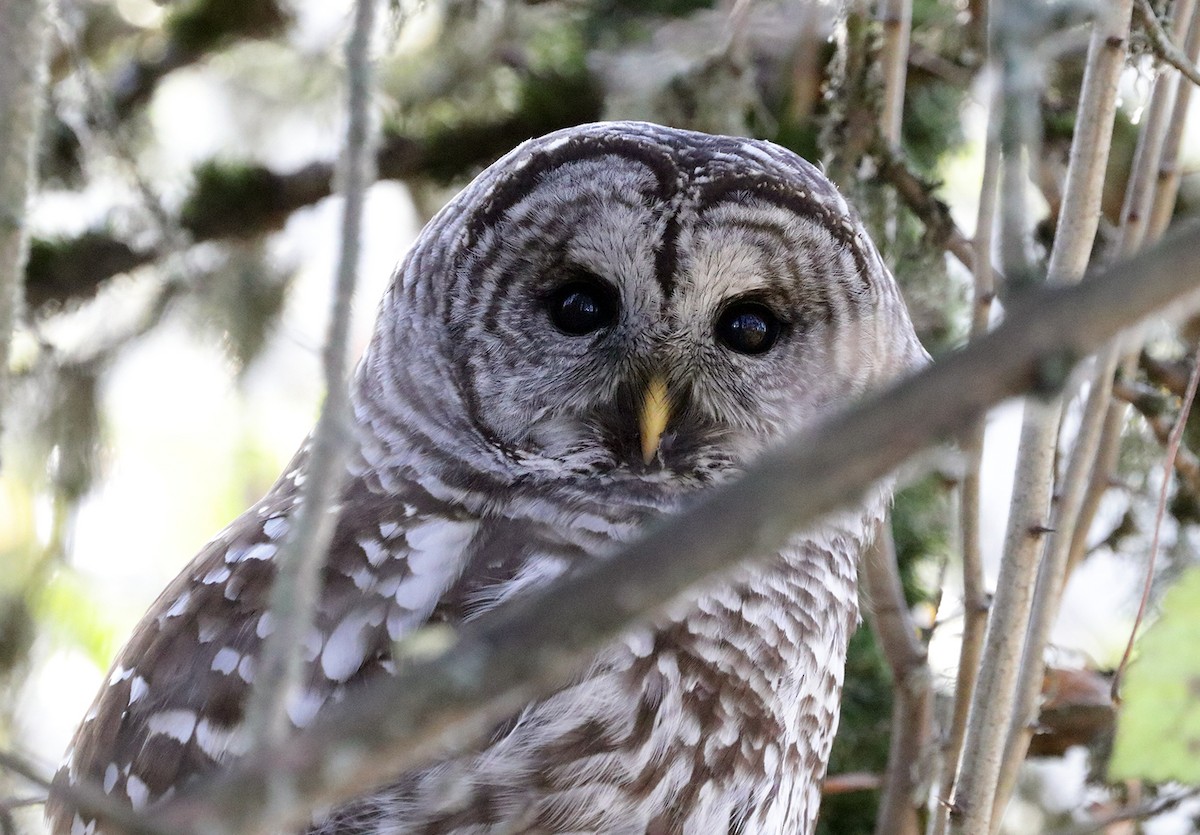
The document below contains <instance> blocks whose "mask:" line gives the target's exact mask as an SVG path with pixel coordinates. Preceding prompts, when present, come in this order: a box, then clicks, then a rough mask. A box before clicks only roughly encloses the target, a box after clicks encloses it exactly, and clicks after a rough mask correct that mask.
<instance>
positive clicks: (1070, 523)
mask: <svg viewBox="0 0 1200 835" xmlns="http://www.w3.org/2000/svg"><path fill="white" fill-rule="evenodd" d="M1132 6H1133V4H1132V0H1119V2H1115V3H1114V4H1113V7H1112V8H1111V9H1110V10H1109V14H1108V15H1107V16H1105V17H1102V18H1100V19H1098V20H1097V21H1096V23H1095V24H1094V27H1093V30H1092V36H1091V41H1090V43H1089V46H1088V61H1087V65H1086V68H1085V72H1084V78H1083V88H1082V90H1081V95H1080V99H1079V109H1078V116H1077V118H1076V126H1075V135H1074V137H1073V138H1072V142H1071V155H1070V163H1069V166H1068V169H1067V181H1066V186H1065V193H1064V200H1063V205H1062V211H1061V214H1060V217H1059V222H1058V233H1057V238H1056V239H1055V246H1054V251H1053V253H1052V256H1051V259H1050V276H1051V278H1052V279H1053V278H1060V279H1066V280H1069V281H1078V280H1079V279H1080V278H1081V277H1082V276H1083V272H1084V270H1085V269H1086V268H1087V263H1088V260H1089V257H1090V254H1091V249H1092V242H1093V240H1094V238H1095V235H1096V226H1097V223H1098V221H1099V215H1100V201H1101V193H1102V190H1103V188H1104V174H1105V169H1106V164H1107V162H1108V152H1109V149H1110V145H1111V140H1112V127H1113V118H1114V117H1115V115H1116V104H1117V83H1118V80H1119V78H1120V74H1121V71H1122V70H1123V69H1124V67H1125V55H1126V50H1127V44H1128V40H1129V22H1130V15H1131V13H1132ZM1060 244H1061V246H1060ZM1060 408H1061V406H1060ZM1098 436H1099V427H1098V426H1091V427H1088V428H1087V430H1086V431H1085V432H1083V433H1081V434H1080V435H1079V437H1078V438H1077V440H1076V453H1079V452H1080V451H1081V450H1086V449H1094V444H1095V442H1096V440H1097V438H1098ZM1053 447H1054V443H1051V451H1052V452H1053ZM1090 460H1091V459H1090V453H1085V455H1079V454H1076V455H1075V456H1074V457H1073V458H1072V459H1071V462H1070V465H1069V466H1068V472H1067V477H1066V481H1067V482H1068V483H1069V482H1070V481H1071V479H1072V478H1079V471H1080V470H1081V469H1083V468H1086V467H1087V465H1088V464H1089V462H1090ZM1080 498H1081V497H1080ZM1077 513H1078V499H1077V498H1075V497H1066V496H1062V495H1060V501H1059V504H1058V509H1057V515H1056V518H1055V522H1054V525H1053V527H1054V528H1055V531H1056V533H1054V534H1052V536H1051V539H1050V540H1049V544H1048V546H1047V548H1046V553H1045V555H1044V557H1043V559H1042V562H1041V565H1040V566H1039V567H1038V579H1037V586H1036V593H1035V596H1034V600H1033V606H1032V610H1031V612H1030V619H1029V627H1028V632H1027V634H1026V638H1025V647H1024V652H1023V659H1022V662H1021V666H1020V678H1019V680H1018V683H1017V693H1016V706H1015V709H1014V711H1013V714H1012V724H1011V728H1010V730H1009V734H1008V741H1007V743H1006V745H1005V751H1004V758H1003V760H1002V762H1001V768H1000V774H999V778H998V785H997V788H996V797H995V801H994V807H995V808H994V811H993V821H994V823H998V822H999V820H1000V818H1001V816H1002V815H1003V813H1004V807H1005V806H1006V805H1007V804H1008V799H1009V797H1010V796H1011V794H1012V791H1013V788H1014V787H1015V786H1016V782H1017V774H1018V772H1019V771H1020V767H1021V763H1022V762H1023V761H1024V760H1025V754H1026V752H1027V751H1028V750H1029V742H1030V740H1031V739H1032V736H1033V727H1034V723H1035V722H1036V718H1037V715H1036V714H1037V705H1038V697H1039V695H1040V693H1041V685H1042V675H1043V673H1044V670H1045V661H1044V658H1043V656H1044V654H1045V651H1046V646H1047V644H1048V643H1049V640H1050V631H1051V629H1052V628H1053V626H1054V620H1055V618H1056V616H1057V614H1058V605H1059V599H1060V597H1061V596H1062V587H1063V584H1064V582H1065V578H1066V573H1067V564H1066V556H1067V549H1066V547H1065V545H1064V543H1067V542H1069V541H1070V533H1069V532H1070V531H1071V530H1073V528H1074V524H1075V517H1076V515H1077Z"/></svg>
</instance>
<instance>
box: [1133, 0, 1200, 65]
mask: <svg viewBox="0 0 1200 835" xmlns="http://www.w3.org/2000/svg"><path fill="white" fill-rule="evenodd" d="M1133 10H1134V13H1135V14H1136V15H1137V16H1138V18H1139V19H1140V20H1141V21H1142V31H1143V32H1145V33H1146V37H1147V38H1149V40H1150V44H1151V45H1152V46H1153V47H1154V51H1155V52H1156V53H1158V57H1159V58H1161V59H1163V60H1164V61H1166V62H1167V63H1168V64H1170V65H1171V66H1172V67H1174V68H1175V69H1177V70H1179V72H1180V73H1182V74H1183V77H1184V78H1186V79H1187V80H1188V81H1190V82H1192V83H1193V84H1200V68H1197V67H1196V64H1195V61H1194V59H1192V58H1190V57H1189V56H1188V55H1187V53H1185V52H1184V51H1183V50H1182V49H1180V48H1179V47H1178V46H1176V45H1175V41H1173V40H1172V39H1171V36H1170V35H1168V34H1167V31H1166V30H1165V29H1163V26H1162V24H1161V23H1159V21H1158V15H1156V14H1155V13H1154V9H1153V7H1151V5H1150V0H1135V2H1134V5H1133Z"/></svg>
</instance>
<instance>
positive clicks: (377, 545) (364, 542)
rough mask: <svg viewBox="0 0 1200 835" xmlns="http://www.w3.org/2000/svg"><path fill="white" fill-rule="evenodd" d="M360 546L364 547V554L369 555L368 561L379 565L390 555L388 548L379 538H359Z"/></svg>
mask: <svg viewBox="0 0 1200 835" xmlns="http://www.w3.org/2000/svg"><path fill="white" fill-rule="evenodd" d="M358 547H359V548H362V551H363V554H365V555H366V557H367V562H369V563H370V564H371V565H375V566H378V565H379V564H380V563H382V562H383V561H384V560H385V559H387V557H388V549H387V548H384V547H383V543H382V542H380V541H379V540H377V539H371V538H370V537H363V538H362V539H360V540H358Z"/></svg>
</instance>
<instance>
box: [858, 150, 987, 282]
mask: <svg viewBox="0 0 1200 835" xmlns="http://www.w3.org/2000/svg"><path fill="white" fill-rule="evenodd" d="M874 153H875V156H876V158H877V159H878V162H879V176H880V178H881V179H883V180H884V181H885V182H887V183H889V184H890V185H891V186H892V188H894V189H896V193H897V194H899V195H900V199H901V200H903V201H904V202H905V203H906V204H907V205H908V207H909V208H910V209H912V212H913V214H915V215H916V216H917V217H918V218H920V219H921V222H922V223H924V224H925V229H926V231H927V233H928V235H929V239H930V240H931V241H932V242H933V244H934V245H935V246H938V247H941V248H943V249H945V250H946V251H947V252H949V253H950V254H951V255H953V256H954V257H955V258H957V259H958V260H959V261H960V262H961V263H962V265H963V266H964V267H966V268H967V269H968V270H970V269H973V268H974V263H975V254H976V253H975V250H974V249H973V248H972V246H971V242H970V241H969V240H968V239H967V237H966V236H965V235H964V234H963V233H962V230H960V229H959V228H958V224H956V223H955V222H954V218H953V217H952V216H951V215H950V207H949V206H947V205H946V204H945V203H943V202H942V201H941V200H939V199H937V198H936V197H934V196H933V188H934V187H933V186H932V185H931V184H929V183H927V182H925V181H924V180H922V179H921V177H920V176H919V175H918V174H916V172H914V171H913V170H912V169H910V168H909V167H908V163H907V162H905V160H904V155H903V154H902V153H900V152H899V151H897V150H895V149H894V148H892V147H891V146H888V145H886V144H884V143H877V145H876V147H875V149H874Z"/></svg>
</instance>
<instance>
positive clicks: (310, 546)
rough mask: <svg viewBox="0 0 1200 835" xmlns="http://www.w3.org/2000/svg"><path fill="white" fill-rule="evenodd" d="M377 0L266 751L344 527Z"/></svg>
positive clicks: (367, 36) (258, 728) (273, 668)
mask: <svg viewBox="0 0 1200 835" xmlns="http://www.w3.org/2000/svg"><path fill="white" fill-rule="evenodd" d="M376 2H377V0H356V2H355V5H354V22H353V26H352V28H351V31H350V36H349V38H347V40H346V74H347V88H348V90H349V101H348V103H347V105H346V110H347V117H348V118H347V126H346V139H345V145H344V151H343V159H342V171H341V181H342V182H341V185H342V188H341V193H342V196H343V199H344V205H343V208H342V227H341V241H340V243H341V248H340V252H339V254H338V265H337V277H336V281H335V285H334V290H333V299H332V304H331V309H330V314H329V332H328V335H327V336H326V339H325V351H324V372H325V403H324V405H323V406H322V408H321V417H320V419H319V420H318V421H317V428H316V429H315V430H314V432H313V435H312V439H311V441H310V442H309V447H308V449H309V472H308V478H307V479H306V480H305V483H304V485H303V486H302V487H301V493H300V507H299V509H298V512H297V514H296V519H295V524H294V525H293V526H292V527H291V530H290V531H289V534H288V537H287V539H286V540H285V542H284V545H283V548H282V549H281V550H280V554H279V563H278V571H277V572H276V575H275V580H274V583H273V585H272V586H271V609H270V613H271V620H272V622H273V623H274V624H275V628H274V630H273V631H272V632H271V634H269V635H268V636H267V637H266V639H265V641H264V645H263V652H262V656H261V657H260V658H259V663H258V673H257V674H256V676H255V683H254V690H253V691H252V693H251V697H250V703H249V705H248V707H247V715H248V722H249V729H250V733H251V735H252V738H253V744H254V747H255V748H256V749H257V750H263V749H266V748H268V747H270V746H273V745H277V744H278V743H280V742H282V741H283V739H284V738H285V737H286V736H287V734H288V732H289V730H290V729H291V724H290V722H289V720H288V716H287V706H288V703H289V702H290V700H291V698H292V697H293V695H294V691H295V689H296V687H297V686H298V685H299V681H300V677H301V675H302V673H303V667H304V657H303V656H304V640H303V638H304V634H305V632H306V631H307V630H308V629H309V628H310V627H311V625H312V618H313V612H314V611H315V610H316V607H317V601H318V598H319V597H320V593H321V579H320V578H321V565H322V563H323V562H324V559H325V555H326V553H327V552H328V550H329V542H330V540H331V539H332V537H333V531H334V528H335V526H336V523H337V513H336V512H335V511H333V506H334V505H335V504H336V502H337V500H338V496H339V495H340V494H341V491H342V484H343V482H344V480H345V474H346V455H347V452H348V450H349V447H350V440H351V435H350V432H349V427H350V425H351V418H350V397H349V393H348V389H347V379H346V367H347V365H348V354H349V344H348V343H349V341H350V340H349V335H350V305H351V302H352V301H353V298H354V286H355V284H356V283H357V279H358V261H359V249H360V240H359V239H360V237H361V230H362V215H363V203H364V202H365V200H366V193H367V189H368V188H369V187H370V185H371V182H372V180H373V179H374V175H375V170H374V165H373V164H372V163H373V160H372V159H371V145H372V144H373V138H374V133H373V127H372V120H371V114H370V96H371V88H372V83H373V73H372V71H371V59H370V48H371V33H372V31H373V29H374V25H375V11H376V9H375V7H376ZM275 788H276V787H275V785H274V784H272V785H271V786H269V787H268V796H267V798H266V800H267V802H268V803H281V804H283V805H285V806H286V805H287V802H288V801H287V796H286V795H287V793H286V792H276V791H275Z"/></svg>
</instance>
